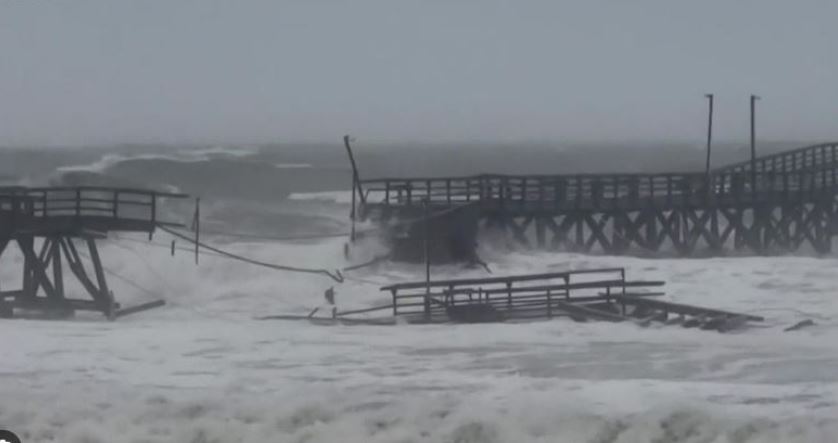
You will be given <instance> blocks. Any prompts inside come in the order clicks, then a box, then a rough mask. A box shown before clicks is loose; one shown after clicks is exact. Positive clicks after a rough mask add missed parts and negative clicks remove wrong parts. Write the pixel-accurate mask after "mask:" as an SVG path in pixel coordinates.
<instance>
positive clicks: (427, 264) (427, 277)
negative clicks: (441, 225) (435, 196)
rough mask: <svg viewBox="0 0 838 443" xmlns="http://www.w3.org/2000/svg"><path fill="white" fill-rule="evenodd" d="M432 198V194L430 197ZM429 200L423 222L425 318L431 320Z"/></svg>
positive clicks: (424, 203) (425, 207)
mask: <svg viewBox="0 0 838 443" xmlns="http://www.w3.org/2000/svg"><path fill="white" fill-rule="evenodd" d="M428 198H430V196H429V197H428ZM428 205H429V201H428V199H425V201H424V202H423V206H424V208H423V209H424V214H425V216H424V220H423V223H424V224H425V233H424V234H425V235H424V236H423V237H424V243H425V245H424V246H425V306H424V308H425V320H426V321H430V320H431V241H430V238H429V237H430V235H431V229H430V223H431V220H430V212H429V210H428Z"/></svg>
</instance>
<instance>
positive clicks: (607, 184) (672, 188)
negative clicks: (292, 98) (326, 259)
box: [353, 143, 838, 255]
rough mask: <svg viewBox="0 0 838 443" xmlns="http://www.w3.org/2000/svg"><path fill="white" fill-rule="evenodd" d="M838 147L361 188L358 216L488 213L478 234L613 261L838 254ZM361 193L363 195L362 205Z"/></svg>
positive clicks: (356, 187)
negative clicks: (686, 167) (717, 164)
mask: <svg viewBox="0 0 838 443" xmlns="http://www.w3.org/2000/svg"><path fill="white" fill-rule="evenodd" d="M837 192H838V143H828V144H819V145H814V146H807V147H804V148H800V149H795V150H792V151H786V152H781V153H778V154H773V155H768V156H764V157H760V158H757V159H756V161H754V162H751V161H747V162H742V163H737V164H733V165H729V166H726V167H722V168H718V169H716V170H714V171H712V172H711V173H710V174H705V173H660V174H576V175H500V174H481V175H475V176H468V177H429V178H383V179H367V180H360V179H356V180H355V183H353V202H355V201H357V202H358V204H357V208H355V206H353V214H355V213H356V211H357V213H358V214H359V215H360V216H361V217H366V218H372V219H374V220H377V221H380V222H382V223H387V222H389V221H392V220H394V219H407V218H410V216H411V215H413V214H416V213H417V208H420V207H421V205H423V204H425V203H427V205H428V208H429V212H430V213H431V214H434V213H438V212H442V211H445V210H448V209H450V208H454V207H462V206H466V205H468V206H476V207H477V208H479V218H480V225H479V229H480V230H481V231H486V230H494V231H497V232H503V233H507V234H509V235H511V236H512V238H514V239H515V240H516V241H517V242H518V243H520V244H522V245H528V246H536V247H539V248H544V249H562V250H569V251H580V252H599V253H607V254H626V253H640V254H642V253H644V252H645V253H659V252H666V251H672V252H674V253H677V254H680V255H693V254H704V255H718V254H723V253H725V252H726V251H731V250H735V251H743V252H746V253H756V254H770V253H783V252H788V251H795V250H798V249H800V248H811V249H812V250H814V251H816V252H818V253H827V252H830V251H831V249H832V239H833V237H834V235H835V234H836V232H838V228H837V227H838V204H836V193H837ZM354 193H358V196H357V197H355V196H354Z"/></svg>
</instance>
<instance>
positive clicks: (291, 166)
mask: <svg viewBox="0 0 838 443" xmlns="http://www.w3.org/2000/svg"><path fill="white" fill-rule="evenodd" d="M274 167H275V168H277V169H308V168H311V165H310V164H309V163H277V164H275V165H274Z"/></svg>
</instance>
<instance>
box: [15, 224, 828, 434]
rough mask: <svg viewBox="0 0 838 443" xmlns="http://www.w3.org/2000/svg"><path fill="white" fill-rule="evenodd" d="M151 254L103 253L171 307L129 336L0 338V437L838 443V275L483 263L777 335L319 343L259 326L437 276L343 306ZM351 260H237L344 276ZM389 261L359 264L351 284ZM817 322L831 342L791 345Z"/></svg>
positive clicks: (367, 331)
mask: <svg viewBox="0 0 838 443" xmlns="http://www.w3.org/2000/svg"><path fill="white" fill-rule="evenodd" d="M134 240H136V241H144V239H143V238H142V237H139V236H138V237H136V238H134ZM156 241H157V242H160V244H161V245H162V246H148V245H144V244H142V243H137V242H135V241H131V242H129V241H112V242H108V243H107V244H106V245H105V246H104V247H103V248H102V251H101V252H102V256H103V257H104V258H105V261H106V264H107V266H108V268H109V269H110V271H111V272H112V273H113V274H112V275H110V276H109V279H110V280H109V282H110V285H111V287H112V289H113V290H114V293H115V294H116V296H117V298H118V299H119V300H120V301H122V302H123V303H125V304H132V303H138V302H141V301H147V300H149V299H151V298H152V297H157V296H161V297H165V298H166V299H167V300H168V301H169V305H168V306H167V307H165V308H162V309H160V310H157V311H149V312H146V313H142V314H137V315H136V316H133V317H126V318H123V319H120V320H118V321H116V322H113V323H108V322H105V321H102V320H101V319H99V318H98V317H96V316H94V317H87V316H80V317H79V318H77V319H76V320H74V321H68V322H41V321H26V320H20V321H2V322H0V349H2V351H3V360H2V363H0V377H1V378H2V379H3V383H0V398H2V399H3V402H2V404H0V425H2V426H3V427H5V426H8V427H11V428H13V429H17V430H18V431H19V432H20V433H22V434H24V435H26V438H25V439H24V441H27V442H48V441H61V442H69V443H82V442H86V443H91V442H129V443H135V442H136V443H139V442H172V441H178V442H192V443H198V442H201V443H206V442H226V441H242V442H264V441H279V442H285V441H289V442H298V441H308V442H333V441H347V442H421V441H433V442H435V441H440V442H512V441H521V442H525V441H527V442H528V441H535V442H555V441H558V442H572V443H577V442H598V443H599V442H602V443H604V442H610V443H628V442H711V443H712V442H718V443H722V442H724V443H729V442H737V443H738V442H833V441H835V440H834V435H835V433H836V431H838V418H836V417H838V372H836V371H835V370H834V368H835V367H838V340H836V339H838V322H836V318H838V304H837V303H835V302H834V290H835V288H836V286H838V285H836V277H835V272H834V269H835V267H836V264H838V263H836V260H835V259H834V258H826V259H815V258H805V257H777V258H761V257H751V258H714V259H701V260H698V259H679V260H663V259H658V260H645V259H638V258H625V257H608V256H583V255H576V254H552V253H534V254H533V253H520V252H514V251H507V250H495V249H493V248H490V247H484V249H483V250H482V251H481V254H482V256H483V258H484V259H486V260H487V261H489V262H490V266H491V268H492V270H493V272H494V273H495V274H509V273H521V272H538V271H546V270H559V269H569V268H584V267H594V266H614V265H624V266H626V267H627V269H628V275H629V277H630V278H632V279H663V280H667V282H668V285H667V287H666V290H667V292H668V295H667V297H666V298H667V299H670V300H674V301H681V302H687V303H695V304H701V305H708V306H714V307H719V308H726V309H732V310H739V311H743V312H759V313H761V314H762V315H765V316H766V318H767V321H766V322H765V324H764V325H763V327H759V328H753V329H749V330H746V331H742V332H739V333H735V334H717V333H710V332H705V331H697V330H694V329H681V328H678V327H663V326H658V327H651V328H645V329H644V328H641V327H639V326H635V325H623V324H618V325H615V324H606V323H588V324H579V323H573V322H571V321H569V320H554V321H549V322H536V323H531V324H490V325H461V326H396V327H373V326H352V327H339V326H336V327H322V326H313V325H309V324H305V323H294V322H283V321H257V320H253V317H254V316H259V315H266V314H274V313H276V314H278V313H297V314H300V313H307V312H308V311H309V310H310V309H311V308H313V307H315V306H318V305H320V304H322V302H323V295H322V294H323V291H325V290H326V289H327V288H329V287H332V286H334V287H335V290H336V291H337V303H338V305H339V307H340V308H342V309H349V308H353V307H365V306H372V305H376V304H381V303H386V302H387V300H388V296H387V295H386V294H384V293H381V292H380V291H379V290H378V286H379V284H384V283H388V282H393V281H398V280H403V279H416V278H419V277H420V276H421V274H422V269H421V266H411V265H397V264H384V265H381V266H379V267H377V268H373V269H367V270H364V271H363V272H359V273H350V274H348V275H349V276H350V277H352V278H353V280H350V281H347V282H345V283H344V284H340V285H338V284H336V283H335V282H333V281H330V280H329V279H327V278H324V277H320V276H312V275H305V274H290V273H283V272H277V271H271V270H268V269H264V268H258V267H252V266H249V265H245V264H242V263H238V262H231V261H229V260H227V259H224V258H221V257H215V256H212V255H204V256H202V257H201V262H200V265H199V266H197V267H196V266H195V265H194V262H193V260H194V259H193V256H192V255H191V254H190V253H189V252H186V251H181V250H178V251H177V253H176V255H175V256H174V257H171V256H170V255H169V250H168V247H167V245H168V239H167V238H165V236H163V235H158V236H157V238H156ZM343 242H344V241H343V240H339V239H335V240H329V241H325V242H322V243H319V244H314V245H312V244H284V243H266V244H252V243H251V244H246V245H245V244H242V245H235V244H234V245H228V246H226V247H229V248H230V249H232V250H234V251H236V252H239V253H243V254H246V255H248V256H251V257H254V258H257V259H261V260H265V261H272V262H278V263H286V264H292V265H295V266H307V267H322V268H327V269H337V268H341V267H344V266H345V265H346V264H347V263H348V262H347V260H345V259H344V257H343V254H342V250H343ZM378 248H380V246H377V245H370V246H365V245H358V246H356V247H354V248H352V249H351V258H350V260H349V262H362V261H365V260H367V259H369V258H370V257H372V256H374V255H376V254H377V253H378V252H380V250H379V249H378ZM19 262H20V257H19V256H17V255H15V254H14V251H7V254H6V256H4V258H3V259H2V260H0V278H2V280H0V281H2V282H3V283H4V284H5V285H7V286H12V285H14V282H15V281H18V280H19V277H14V276H16V275H17V274H18V273H19V272H20V271H19V269H18V268H17V267H16V266H18V265H19V264H20V263H19ZM432 271H433V273H434V275H435V276H438V277H453V276H471V275H475V276H476V275H483V274H482V273H481V272H482V271H479V270H471V269H469V270H465V269H461V268H459V267H434V268H433V270H432ZM116 275H119V276H121V277H127V278H128V279H130V281H132V282H137V283H139V284H140V286H142V287H144V288H146V290H147V291H148V292H146V291H143V290H140V289H138V288H137V287H135V286H134V285H133V284H129V283H126V281H123V280H121V279H119V278H117V277H116ZM7 282H11V283H7ZM3 289H10V287H5V286H4V288H3ZM68 290H70V291H80V290H81V288H78V287H76V286H75V285H69V286H68ZM803 318H814V319H815V321H816V326H814V327H812V328H808V329H804V330H801V331H797V332H794V333H785V332H782V329H783V328H784V327H785V326H788V325H790V324H792V323H794V322H796V321H798V320H800V319H803Z"/></svg>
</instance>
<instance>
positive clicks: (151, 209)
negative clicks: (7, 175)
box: [0, 186, 187, 231]
mask: <svg viewBox="0 0 838 443" xmlns="http://www.w3.org/2000/svg"><path fill="white" fill-rule="evenodd" d="M184 197H187V195H186V194H180V193H173V192H158V191H154V190H147V189H133V188H119V187H117V188H108V187H101V186H77V187H52V188H50V187H37V188H28V187H21V186H14V187H0V211H3V212H5V213H11V223H12V227H11V228H10V229H13V230H14V229H16V228H27V226H26V224H27V223H31V222H37V223H41V222H48V221H49V220H53V221H55V220H58V219H60V218H67V217H72V218H76V219H78V218H82V217H88V218H90V219H91V220H96V222H97V223H101V222H102V221H107V220H113V221H114V222H117V221H121V222H135V223H136V222H140V223H146V224H147V225H148V228H147V229H148V230H149V231H153V230H154V228H155V227H156V226H157V225H158V224H163V225H171V226H179V225H180V224H178V223H170V222H160V221H158V217H157V207H158V205H157V199H158V198H184ZM21 217H25V220H24V219H23V218H21ZM39 220H40V222H39ZM114 226H119V225H114Z"/></svg>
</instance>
